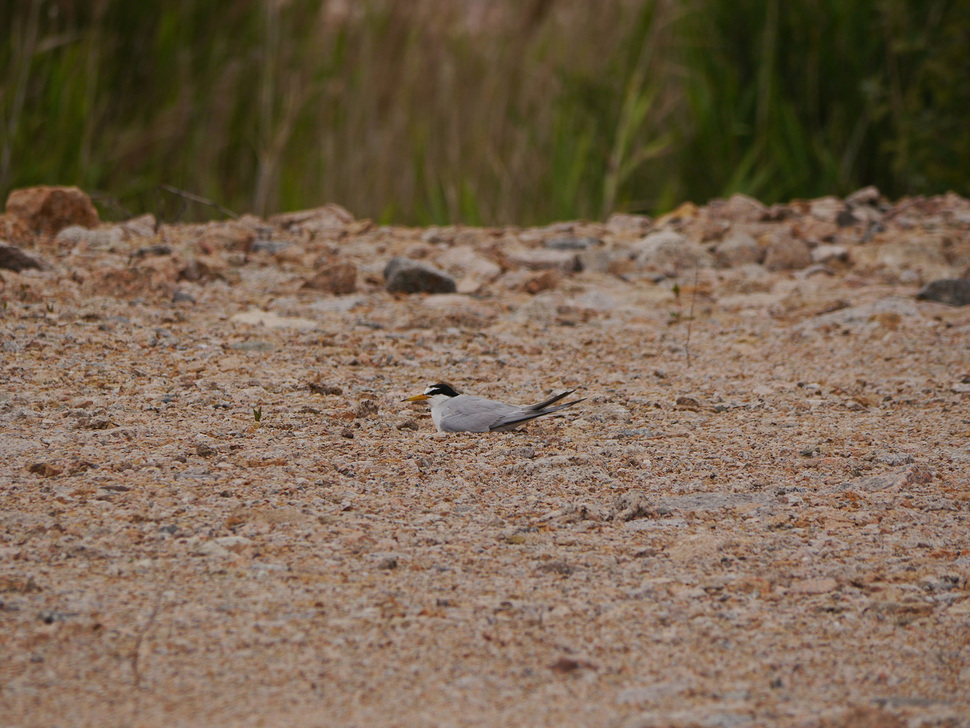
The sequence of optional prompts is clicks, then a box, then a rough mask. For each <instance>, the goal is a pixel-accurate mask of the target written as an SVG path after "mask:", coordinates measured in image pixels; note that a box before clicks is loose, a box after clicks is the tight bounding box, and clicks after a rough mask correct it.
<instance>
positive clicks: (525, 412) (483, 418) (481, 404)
mask: <svg viewBox="0 0 970 728" xmlns="http://www.w3.org/2000/svg"><path fill="white" fill-rule="evenodd" d="M575 391H576V390H575V389H570V390H568V391H566V392H563V393H562V394H557V395H554V396H552V397H550V398H549V399H547V400H545V401H544V402H539V404H524V405H518V404H506V403H505V402H499V401H497V400H494V399H485V398H484V397H475V396H473V395H470V394H460V393H459V392H457V391H456V390H455V388H454V387H452V386H451V385H450V384H446V383H444V382H438V383H437V384H432V385H431V386H429V387H428V388H427V389H425V390H424V392H422V393H421V394H416V395H414V396H413V397H408V398H407V399H405V400H403V401H404V402H422V401H424V400H428V401H430V402H431V421H432V422H434V426H435V428H436V429H437V430H438V432H508V431H510V430H514V429H516V428H518V427H519V426H521V425H523V424H525V423H526V422H528V421H530V420H534V419H535V418H536V417H542V416H544V415H551V414H552V413H553V412H558V411H559V410H561V409H565V408H566V407H572V406H573V405H574V404H579V403H580V402H582V401H583V400H584V399H585V397H583V398H582V399H575V400H573V401H572V402H565V403H564V404H560V405H557V406H556V407H552V406H551V405H554V404H556V402H558V401H560V400H561V399H563V398H564V397H568V396H569V395H570V394H572V393H573V392H575Z"/></svg>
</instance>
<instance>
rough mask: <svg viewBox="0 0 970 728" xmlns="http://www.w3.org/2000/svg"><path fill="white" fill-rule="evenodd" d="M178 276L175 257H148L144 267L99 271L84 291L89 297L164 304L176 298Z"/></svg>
mask: <svg viewBox="0 0 970 728" xmlns="http://www.w3.org/2000/svg"><path fill="white" fill-rule="evenodd" d="M178 274H179V268H178V264H177V262H176V261H175V260H174V259H173V258H171V257H165V258H162V257H156V258H147V259H145V261H144V262H143V263H142V264H141V265H136V266H131V267H128V268H107V269H103V270H98V271H95V272H94V273H92V274H91V276H90V277H89V278H88V279H87V280H85V281H84V285H83V290H84V293H85V295H87V296H111V297H113V298H121V299H125V300H131V299H134V298H142V299H145V300H147V301H160V300H165V299H170V298H171V297H172V294H173V293H174V292H175V281H176V279H177V277H178Z"/></svg>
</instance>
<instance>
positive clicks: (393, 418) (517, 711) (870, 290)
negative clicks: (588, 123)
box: [0, 201, 970, 728]
mask: <svg viewBox="0 0 970 728" xmlns="http://www.w3.org/2000/svg"><path fill="white" fill-rule="evenodd" d="M964 202H965V201H964ZM944 208H945V205H944ZM961 209H962V208H961ZM691 214H692V215H693V213H691ZM883 214H886V215H888V214H889V213H886V212H885V210H884V211H883ZM907 214H909V215H910V219H909V222H912V220H915V221H916V223H915V224H916V227H915V228H914V227H913V226H909V227H907V226H906V225H903V224H900V226H899V228H898V229H897V230H896V232H895V234H896V235H897V237H896V238H892V237H891V235H890V234H891V233H893V228H892V226H891V225H888V224H887V225H886V227H887V230H888V232H885V233H883V234H882V235H883V236H884V237H882V238H879V237H878V236H877V237H876V238H875V239H871V240H867V241H862V240H860V239H859V234H858V231H857V232H856V237H855V238H853V240H850V241H848V243H846V244H847V245H848V247H849V251H850V254H851V257H850V258H849V260H848V262H847V263H846V262H845V260H843V265H841V266H834V267H831V268H827V269H822V268H817V269H815V270H813V269H811V268H808V269H806V268H801V269H795V270H769V269H767V268H766V267H765V266H762V265H759V264H750V265H746V266H735V267H726V268H714V267H711V266H705V267H702V268H701V269H700V270H699V271H696V272H694V271H691V270H690V269H689V268H688V269H683V268H681V269H678V271H676V272H675V273H676V274H675V275H670V274H669V273H668V274H667V275H657V274H655V273H649V272H648V271H647V270H646V267H640V268H638V267H637V266H636V265H633V266H627V267H626V268H625V269H624V268H623V266H619V267H617V266H615V265H614V266H613V267H612V268H610V266H609V265H607V266H603V269H602V270H594V269H592V267H590V268H587V269H586V270H583V271H580V272H575V271H571V272H569V271H568V272H566V273H563V274H561V275H560V274H557V275H556V276H554V277H553V278H552V279H549V280H545V281H543V280H540V281H539V283H538V284H536V283H535V282H534V281H533V283H532V284H529V283H528V282H526V283H525V284H522V281H519V282H518V283H516V282H515V281H512V283H508V282H507V285H506V287H504V288H503V287H502V282H501V279H499V280H496V281H494V282H490V283H488V284H486V285H484V286H481V287H479V288H478V289H477V290H476V291H474V292H473V293H456V294H445V295H421V294H419V295H412V296H406V295H397V296H391V295H390V294H388V293H386V292H385V291H384V290H383V288H382V283H381V280H380V273H379V271H380V270H381V266H382V265H383V263H384V262H385V261H386V259H387V257H388V256H389V255H390V254H392V253H395V252H403V253H408V252H410V253H411V254H414V255H417V256H419V257H423V258H424V259H426V260H428V261H431V262H435V261H437V260H438V259H439V257H440V255H443V254H444V252H447V251H448V250H451V249H453V248H454V247H455V246H456V245H457V243H456V242H455V241H456V238H462V240H464V244H466V245H467V247H471V248H472V249H473V250H475V251H479V252H481V251H485V253H487V256H486V257H489V259H490V260H496V261H498V262H499V264H500V265H501V267H502V268H503V270H505V271H506V273H507V272H508V271H510V270H511V271H513V272H515V266H514V265H513V264H510V263H509V261H508V259H507V258H503V257H501V254H502V251H503V250H504V249H505V247H506V243H507V238H508V236H509V235H512V236H517V237H518V239H520V240H524V241H525V244H527V245H526V247H529V246H531V247H530V249H534V248H536V246H537V245H539V243H537V242H536V241H537V240H540V239H541V238H542V235H541V234H537V233H535V232H534V231H532V232H530V231H513V232H511V233H510V232H508V231H505V232H503V233H502V234H501V235H500V234H499V233H496V232H494V231H492V232H488V233H485V232H483V231H475V230H465V231H460V230H459V231H455V230H451V231H447V230H446V231H425V230H401V229H393V230H392V229H379V228H374V227H373V226H367V225H361V224H360V223H357V222H351V223H347V224H346V225H345V229H344V231H343V232H342V233H341V234H340V235H331V236H330V237H329V238H328V237H327V234H320V233H319V231H318V232H317V234H312V233H311V234H309V235H308V236H304V237H303V238H302V239H300V240H298V241H296V242H294V243H293V245H294V246H296V247H297V253H298V254H296V255H292V254H287V253H286V251H285V249H283V250H282V251H281V250H276V251H271V252H266V253H252V254H249V253H247V254H246V255H242V254H240V253H233V252H232V251H231V245H232V244H231V243H228V244H226V246H227V247H226V249H225V250H222V251H220V250H218V249H216V250H213V249H212V247H211V246H209V247H207V246H206V244H204V242H200V235H203V236H204V235H205V234H208V233H207V232H206V231H209V232H211V229H212V228H211V226H210V227H209V228H206V227H205V226H201V227H200V226H170V227H167V228H166V227H163V228H161V229H159V230H157V231H156V232H155V233H154V237H153V238H152V239H153V240H154V242H155V243H156V244H157V243H159V241H161V242H162V243H165V244H168V245H170V246H172V247H173V248H174V252H172V251H170V252H169V253H167V254H166V255H165V256H162V257H163V258H166V259H168V258H172V257H173V256H174V257H178V256H182V258H181V260H182V262H183V263H184V261H185V260H189V258H190V256H191V254H193V251H194V253H195V254H198V255H199V260H200V261H201V262H203V263H205V262H208V263H210V264H211V263H212V261H211V258H213V257H219V256H221V258H220V261H221V262H222V267H221V268H220V265H218V264H216V265H215V267H216V268H217V269H218V270H216V273H215V274H213V275H212V276H210V277H208V278H207V277H205V276H202V277H199V276H198V275H196V273H195V272H192V271H191V270H190V271H189V274H186V273H185V272H184V270H182V269H181V268H180V265H181V264H179V265H169V264H168V263H164V262H161V263H158V264H157V265H154V264H153V265H149V264H148V263H144V264H143V263H141V262H139V260H144V258H139V259H138V260H135V259H134V257H133V256H132V251H134V250H136V249H142V248H143V247H144V246H145V245H148V244H150V243H151V241H148V242H146V241H145V240H139V239H137V237H134V238H132V237H129V238H126V241H124V242H117V241H116V243H115V247H114V248H106V249H101V248H98V247H97V246H96V245H87V246H85V245H84V244H80V245H78V246H74V247H65V246H64V245H63V244H61V245H59V246H58V244H56V243H55V242H54V241H52V240H51V239H47V242H46V243H44V242H43V241H40V240H39V242H37V245H36V247H35V248H34V250H35V252H38V253H39V254H44V255H45V256H46V258H47V260H48V263H49V266H48V267H47V268H45V269H43V270H36V271H24V272H22V273H19V274H15V273H11V272H9V271H2V272H0V273H2V275H3V280H4V287H3V288H2V289H0V294H2V297H3V300H4V301H5V305H4V308H3V310H2V313H0V343H2V347H3V348H2V352H0V356H2V360H0V361H2V373H0V482H2V485H0V493H2V505H0V726H3V727H4V728H28V727H33V726H211V725H220V726H291V725H300V726H362V727H363V726H553V725H554V726H615V727H616V728H637V727H640V728H648V727H649V726H717V727H721V726H724V727H733V726H749V725H750V726H756V725H792V726H837V725H838V726H843V725H844V726H967V725H970V688H968V685H970V584H968V578H970V448H968V442H970V437H968V436H970V406H968V405H970V399H968V398H970V384H968V382H970V307H962V308H961V307H952V306H947V305H944V304H941V303H934V302H924V301H917V300H916V299H915V293H916V292H917V290H918V289H919V286H920V284H921V283H922V282H925V281H924V280H923V279H924V278H925V275H924V273H923V272H920V271H917V273H916V274H915V275H906V273H907V271H911V270H912V268H911V267H910V263H909V262H908V259H905V258H904V259H903V260H902V261H901V262H892V260H889V259H888V258H887V259H885V260H882V261H881V262H880V261H879V260H876V258H874V257H873V255H872V254H869V253H866V252H865V251H866V250H869V251H871V250H888V248H887V247H886V246H892V245H895V244H897V242H898V240H900V239H904V240H911V239H912V237H913V236H914V235H915V234H916V232H920V233H921V234H924V233H925V234H929V233H927V232H926V231H927V230H928V229H929V228H930V227H932V225H931V224H930V223H927V224H926V225H923V226H922V227H921V225H922V223H921V220H922V217H921V215H924V213H921V212H918V211H917V212H910V213H907ZM925 214H927V215H928V214H929V213H925ZM961 214H962V213H961ZM894 219H898V218H894ZM934 219H935V220H936V222H934V223H933V224H937V223H938V220H937V219H936V218H934ZM947 220H948V221H949V222H947V223H946V224H945V225H944V228H945V230H944V233H945V235H943V238H945V239H948V240H950V241H951V243H950V249H953V246H954V245H956V246H957V247H959V246H964V247H966V245H967V240H968V236H970V233H968V230H970V217H966V218H965V219H964V218H963V217H959V216H957V217H952V216H951V217H950V218H947ZM251 224H252V225H253V226H255V227H258V225H259V224H260V223H259V222H258V221H257V222H255V223H253V222H252V221H251ZM651 224H652V225H654V227H657V226H662V225H663V224H666V225H667V226H668V227H670V226H674V227H676V226H677V225H679V224H681V225H682V223H681V222H680V221H678V220H677V219H674V220H673V221H658V222H655V223H651ZM766 224H768V223H766ZM907 224H908V223H907ZM354 225H357V226H358V227H356V228H354V227H353V226H354ZM643 225H644V229H645V230H648V229H651V228H648V227H647V225H648V223H647V222H646V221H645V222H644V223H643ZM567 227H568V226H567ZM282 229H283V228H281V227H279V225H277V227H276V228H274V230H275V231H276V232H274V233H267V235H269V236H270V237H274V236H275V239H283V238H285V237H286V236H285V235H284V233H283V232H281V230H282ZM287 229H288V230H289V233H287V234H291V233H292V227H291V228H287ZM935 229H937V230H938V229H939V228H935ZM564 230H566V228H565V227H563V226H560V227H559V228H556V230H555V231H554V232H557V234H558V233H562V232H563V231H564ZM576 230H577V231H578V232H579V233H582V232H584V230H585V228H583V229H582V230H580V229H579V227H577V228H576ZM682 231H683V232H684V234H685V235H687V237H688V238H690V239H691V240H694V241H696V242H697V243H698V244H701V245H705V244H708V243H707V242H706V238H705V235H704V234H701V233H697V232H696V230H694V229H693V228H690V227H689V226H687V227H685V228H683V230H682ZM914 231H915V232H914ZM587 232H588V231H587ZM593 232H594V233H595V232H596V231H593ZM599 232H600V233H601V237H602V238H605V239H607V242H608V245H607V247H610V246H612V247H611V249H612V250H614V251H615V250H619V249H622V248H623V246H624V245H627V244H629V245H633V244H634V243H635V238H639V237H640V234H641V232H643V231H640V232H638V233H637V234H636V235H635V236H632V235H631V236H628V239H627V238H624V237H623V235H622V234H620V233H617V234H616V236H615V240H613V239H612V238H610V235H611V233H610V232H609V231H608V230H606V229H601V230H600V231H599ZM762 232H764V231H762ZM851 232H852V230H851V229H849V230H846V231H845V235H846V236H848V235H849V234H850V233H851ZM930 232H932V231H930ZM840 234H841V233H840ZM502 235H504V236H505V238H502ZM462 236H464V237H462ZM469 236H471V237H469ZM476 236H478V237H476ZM900 236H902V237H900ZM907 236H909V237H907ZM947 236H949V237H947ZM934 239H935V240H937V241H939V240H940V239H941V238H940V236H937V238H934ZM119 240H120V239H119ZM469 240H471V242H469ZM503 241H504V242H503ZM610 241H612V242H610ZM625 241H626V242H625ZM630 241H633V242H630ZM893 241H897V242H893ZM953 241H955V243H954V242H953ZM250 242H251V241H250ZM291 242H292V241H291ZM816 242H817V241H816ZM836 242H840V241H839V240H836ZM841 242H843V243H845V242H846V241H845V240H842V241H841ZM61 243H63V240H62V241H61ZM246 245H248V243H247V244H246ZM193 246H194V247H193ZM199 246H201V252H199ZM320 246H327V247H326V253H327V255H328V256H330V258H331V259H346V260H352V261H354V262H355V264H356V265H357V266H358V268H359V271H360V278H359V279H358V282H357V283H356V285H355V290H354V292H353V293H349V294H344V295H335V294H331V293H326V292H320V291H318V290H313V289H307V288H304V287H303V284H304V282H305V281H306V280H308V279H309V278H310V277H312V274H313V271H314V261H317V267H319V261H318V257H317V256H318V255H319V253H320V250H318V249H317V248H318V247H320ZM368 246H370V247H368ZM879 246H883V247H882V248H880V247H879ZM709 247H710V246H709ZM816 247H817V244H813V245H812V248H813V249H815V248H816ZM399 249H400V250H399ZM962 249H963V248H960V250H962ZM485 253H483V255H485ZM301 255H302V257H300V256H301ZM960 255H963V253H960ZM166 256H167V257H166ZM867 256H868V257H867ZM133 261H134V262H133ZM217 263H218V261H217ZM949 264H951V265H952V266H954V268H953V269H954V270H955V271H956V270H958V269H959V267H960V266H962V265H966V263H964V262H962V258H959V257H958V256H957V257H955V258H953V259H951V260H950V261H949ZM139 266H148V272H147V273H145V272H144V271H142V270H141V268H139ZM166 266H168V267H166ZM647 267H649V266H647ZM106 269H110V270H113V271H115V272H116V273H117V271H122V272H124V271H128V272H129V274H130V277H129V278H125V279H124V280H123V281H121V282H120V283H119V282H118V279H117V278H111V277H110V276H105V274H104V271H105V270H106ZM180 270H182V272H181V273H180V272H179V271H180ZM131 271H135V273H131ZM139 271H141V272H139ZM944 272H945V271H944ZM142 273H144V276H147V277H148V278H150V279H151V283H150V285H148V284H146V287H142V288H137V286H136V289H134V290H133V289H131V286H133V285H136V284H137V281H138V280H142V278H139V276H141V275H142ZM155 274H157V275H158V276H159V278H158V279H157V280H156V279H155V278H152V275H155ZM166 276H167V277H166ZM193 276H194V280H193ZM695 279H696V280H695ZM132 281H135V283H132ZM159 281H161V283H160V282H159ZM695 283H696V285H695ZM166 284H167V285H169V286H170V288H169V289H166V288H165V285H166ZM158 285H161V286H162V288H161V289H159V290H163V291H164V295H159V296H154V295H153V294H152V291H154V290H156V287H157V286H158ZM530 285H532V288H531V289H530V288H529V286H530ZM112 286H115V288H112ZM126 286H127V288H126ZM516 286H518V287H516ZM171 287H174V289H175V290H178V291H179V292H181V294H183V295H180V296H179V297H177V298H178V300H177V301H173V299H172V295H171V294H172V290H171ZM537 287H539V288H543V287H544V288H545V290H540V291H538V292H534V289H535V288H537ZM122 289H123V290H122ZM692 307H693V317H691V309H692ZM438 380H445V381H449V382H451V383H452V384H454V385H455V386H456V387H457V388H459V389H462V390H464V391H468V392H472V393H476V394H482V395H487V396H491V397H495V398H500V399H506V400H508V401H521V402H527V401H538V400H539V399H542V398H545V397H546V396H547V395H548V394H549V393H551V392H554V391H557V390H560V389H564V388H574V387H575V388H579V394H581V395H582V396H585V397H586V398H587V400H586V401H585V402H583V403H582V404H580V405H578V406H576V407H574V408H572V409H569V410H566V411H565V412H563V413H562V415H563V416H561V417H550V418H544V419H540V420H538V421H536V422H534V423H533V424H531V425H530V426H529V427H528V428H526V429H525V430H524V431H521V432H515V433H502V434H488V435H472V434H457V435H442V434H438V433H436V432H435V431H434V428H433V426H432V424H431V421H430V417H429V416H428V412H427V409H426V408H425V407H423V406H421V405H409V404H404V403H402V402H401V400H402V399H403V398H404V397H405V396H408V395H411V394H415V393H418V392H420V391H421V390H423V389H424V387H425V386H426V385H427V384H429V383H432V382H434V381H438Z"/></svg>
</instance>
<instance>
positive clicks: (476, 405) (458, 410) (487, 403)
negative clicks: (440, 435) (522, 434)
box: [441, 394, 530, 432]
mask: <svg viewBox="0 0 970 728" xmlns="http://www.w3.org/2000/svg"><path fill="white" fill-rule="evenodd" d="M445 405H446V407H445V409H444V411H443V412H442V415H441V431H442V432H489V431H490V430H495V429H498V428H500V427H502V426H506V425H507V424H508V423H509V422H510V421H512V420H514V419H515V418H521V417H522V416H523V414H524V413H523V410H522V408H521V407H516V406H515V405H511V404H506V403H505V402H497V401H495V400H494V399H485V398H484V397H473V396H471V395H469V394H462V395H459V396H457V397H453V398H452V399H451V400H449V401H448V402H446V403H445ZM525 417H526V419H529V418H530V416H529V415H526V416H525Z"/></svg>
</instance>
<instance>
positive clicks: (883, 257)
mask: <svg viewBox="0 0 970 728" xmlns="http://www.w3.org/2000/svg"><path fill="white" fill-rule="evenodd" d="M881 237H882V238H884V239H885V242H881V241H880V244H871V245H861V246H856V247H855V248H854V249H853V251H852V260H853V263H854V267H855V268H856V269H861V270H862V271H866V270H867V269H868V270H878V271H881V272H883V273H884V274H886V273H888V274H890V275H889V277H890V278H891V279H901V278H902V277H903V274H904V273H907V272H912V273H915V274H916V276H915V279H916V281H919V280H924V281H925V280H933V279H934V278H949V277H951V276H953V275H954V273H955V271H954V269H953V267H952V266H951V264H950V261H949V259H948V257H947V250H946V249H947V242H946V240H947V237H946V236H945V235H942V234H937V233H923V234H920V233H916V234H911V233H902V234H893V235H890V234H884V235H883V236H881Z"/></svg>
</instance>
